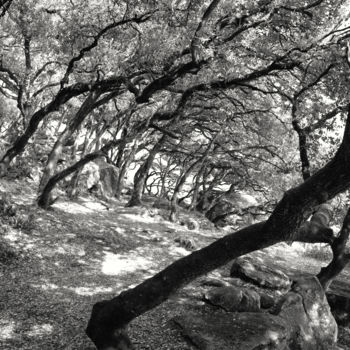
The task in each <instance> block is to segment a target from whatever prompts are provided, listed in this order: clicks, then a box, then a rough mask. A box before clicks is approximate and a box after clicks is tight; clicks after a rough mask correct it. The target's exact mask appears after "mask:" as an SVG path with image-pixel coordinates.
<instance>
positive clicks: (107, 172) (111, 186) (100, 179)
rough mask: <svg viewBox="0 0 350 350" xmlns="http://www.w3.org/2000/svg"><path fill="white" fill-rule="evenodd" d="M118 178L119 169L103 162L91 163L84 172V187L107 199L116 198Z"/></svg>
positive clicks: (85, 167)
mask: <svg viewBox="0 0 350 350" xmlns="http://www.w3.org/2000/svg"><path fill="white" fill-rule="evenodd" d="M118 176H119V171H118V168H117V167H115V166H114V165H112V164H109V163H107V162H106V161H103V160H96V161H94V162H89V163H88V164H86V165H85V166H84V169H83V171H82V181H83V183H84V187H85V186H86V188H87V189H89V190H90V191H92V192H94V193H96V194H97V195H100V196H102V197H107V198H112V197H114V195H115V191H116V184H117V181H118Z"/></svg>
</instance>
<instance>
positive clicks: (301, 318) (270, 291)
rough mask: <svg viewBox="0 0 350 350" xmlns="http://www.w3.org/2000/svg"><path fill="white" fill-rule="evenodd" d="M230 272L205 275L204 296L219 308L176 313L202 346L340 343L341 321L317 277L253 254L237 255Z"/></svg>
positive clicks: (286, 348)
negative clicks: (293, 275)
mask: <svg viewBox="0 0 350 350" xmlns="http://www.w3.org/2000/svg"><path fill="white" fill-rule="evenodd" d="M230 275H231V277H230V278H229V279H226V280H221V279H205V280H204V281H202V284H204V285H205V286H206V287H208V286H209V287H210V289H208V290H206V292H205V293H204V300H205V301H206V302H207V303H209V304H211V305H214V306H215V307H217V309H214V310H213V312H210V313H205V312H203V313H200V314H199V313H187V314H186V315H183V316H177V317H175V318H174V321H175V323H176V324H177V325H179V326H180V328H181V330H182V333H183V335H184V336H185V337H186V338H187V339H190V340H191V343H193V344H194V345H195V346H196V347H197V348H198V349H201V350H211V349H213V350H214V349H221V350H235V349H236V350H331V349H340V348H338V347H337V344H336V342H337V334H338V327H337V323H336V321H335V319H334V317H333V315H332V313H331V310H330V307H329V304H328V302H327V298H326V295H325V292H324V290H323V287H322V286H321V284H320V283H319V281H318V279H317V278H316V277H305V278H301V279H299V280H296V281H291V280H290V279H289V277H288V276H287V275H286V274H285V273H284V272H282V271H279V270H275V269H271V268H270V267H268V266H265V265H264V264H263V263H262V262H260V263H258V264H257V263H256V262H254V261H253V260H252V259H251V258H249V257H247V258H238V259H236V260H235V261H234V263H233V264H232V267H231V271H230ZM238 280H244V281H246V282H249V283H251V284H250V286H249V287H248V286H247V285H246V286H244V284H242V283H237V281H238ZM278 296H280V297H278ZM220 310H221V311H220Z"/></svg>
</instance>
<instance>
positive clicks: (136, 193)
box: [127, 135, 167, 207]
mask: <svg viewBox="0 0 350 350" xmlns="http://www.w3.org/2000/svg"><path fill="white" fill-rule="evenodd" d="M166 138H167V136H166V135H163V136H162V137H161V138H160V140H159V141H158V142H157V143H156V144H155V145H154V147H153V148H152V150H151V151H150V153H149V155H148V157H147V159H146V160H145V161H144V162H143V164H142V165H141V166H140V168H139V169H138V170H137V172H136V174H135V177H134V190H133V192H132V195H131V198H130V200H129V203H128V204H127V207H134V206H138V205H142V194H143V191H144V188H145V185H146V180H147V175H148V172H149V170H150V169H151V166H152V163H153V160H154V158H155V156H156V155H157V153H158V152H159V151H160V149H161V147H162V145H163V143H164V142H165V141H166Z"/></svg>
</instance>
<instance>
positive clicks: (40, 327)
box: [27, 323, 53, 337]
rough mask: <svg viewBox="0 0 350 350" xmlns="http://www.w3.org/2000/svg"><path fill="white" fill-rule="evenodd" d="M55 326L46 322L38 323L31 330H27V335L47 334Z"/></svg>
mask: <svg viewBox="0 0 350 350" xmlns="http://www.w3.org/2000/svg"><path fill="white" fill-rule="evenodd" d="M52 331H53V327H52V325H50V324H47V323H44V324H36V325H34V326H33V327H32V329H31V330H30V331H28V332H27V335H28V336H29V337H36V336H40V335H47V334H50V333H52Z"/></svg>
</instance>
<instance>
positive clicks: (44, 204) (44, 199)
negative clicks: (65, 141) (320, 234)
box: [38, 140, 120, 209]
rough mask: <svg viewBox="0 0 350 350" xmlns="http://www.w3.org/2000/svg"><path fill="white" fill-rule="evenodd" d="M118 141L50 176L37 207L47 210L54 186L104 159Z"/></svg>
mask: <svg viewBox="0 0 350 350" xmlns="http://www.w3.org/2000/svg"><path fill="white" fill-rule="evenodd" d="M119 142H120V140H116V141H111V142H109V143H107V144H106V145H105V146H103V147H102V148H101V149H100V150H99V151H97V152H93V153H89V154H87V155H85V156H84V157H83V158H82V159H80V160H79V161H78V162H76V163H75V164H73V165H72V166H70V167H68V168H66V169H64V170H62V171H61V172H59V173H57V174H56V175H54V176H52V177H51V178H50V179H49V181H48V182H47V184H46V186H45V187H44V189H43V191H42V192H41V194H40V196H39V197H38V205H39V206H40V207H41V208H43V209H48V207H49V206H50V198H51V192H52V190H53V189H54V188H55V186H56V184H57V183H58V182H60V181H61V180H63V179H64V178H66V177H67V176H69V175H71V174H73V173H74V172H75V171H79V170H80V169H82V168H83V166H84V165H85V164H87V163H89V162H91V161H93V160H95V159H97V158H99V157H105V156H106V152H108V150H109V149H111V148H112V147H115V146H116V145H118V144H119Z"/></svg>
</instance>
